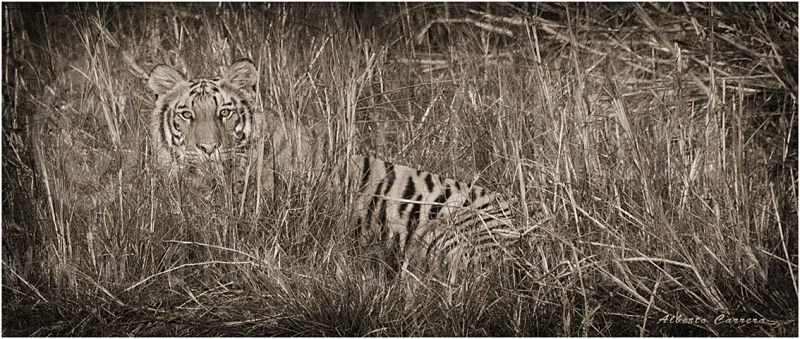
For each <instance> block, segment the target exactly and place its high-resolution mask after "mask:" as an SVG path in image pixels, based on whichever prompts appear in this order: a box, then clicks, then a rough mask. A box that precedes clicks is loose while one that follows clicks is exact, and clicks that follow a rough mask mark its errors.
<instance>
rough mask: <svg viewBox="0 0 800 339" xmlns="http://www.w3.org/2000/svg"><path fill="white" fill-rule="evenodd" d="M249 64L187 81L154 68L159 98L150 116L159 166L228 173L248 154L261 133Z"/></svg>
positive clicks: (255, 74)
mask: <svg viewBox="0 0 800 339" xmlns="http://www.w3.org/2000/svg"><path fill="white" fill-rule="evenodd" d="M257 81H258V71H257V70H256V67H255V65H253V63H252V62H251V61H250V60H241V61H237V62H235V63H233V64H232V65H230V66H227V67H225V69H224V71H223V72H222V74H221V76H220V77H219V78H200V79H191V80H190V79H186V78H185V77H184V76H183V75H182V74H181V73H180V72H178V71H176V70H175V69H173V68H171V67H169V66H166V65H159V66H156V67H155V68H154V69H153V71H152V72H151V73H150V78H149V79H148V82H147V84H148V86H149V87H150V89H151V90H152V91H153V92H155V94H156V103H155V107H154V108H153V113H152V116H151V139H152V141H153V149H154V151H155V153H156V157H157V159H158V161H159V164H160V165H161V166H166V167H167V169H168V170H170V172H171V173H172V171H173V170H175V169H178V168H180V169H188V170H189V173H190V174H192V173H197V172H198V171H197V170H198V169H202V170H210V171H211V172H213V173H224V172H226V169H227V168H230V167H231V166H232V164H233V166H235V162H236V161H239V160H240V158H241V156H242V155H244V154H246V152H247V150H248V149H249V148H250V145H251V144H252V140H253V139H254V137H255V136H254V134H255V133H256V131H257V125H258V123H257V121H258V117H257V116H256V112H255V109H254V107H253V103H254V99H255V95H256V93H255V85H256V82H257Z"/></svg>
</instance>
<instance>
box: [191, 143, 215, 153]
mask: <svg viewBox="0 0 800 339" xmlns="http://www.w3.org/2000/svg"><path fill="white" fill-rule="evenodd" d="M196 146H197V149H199V150H201V151H203V153H205V154H207V155H212V154H214V151H216V150H217V144H206V143H198V144H197V145H196Z"/></svg>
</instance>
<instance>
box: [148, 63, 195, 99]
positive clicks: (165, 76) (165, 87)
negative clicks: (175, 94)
mask: <svg viewBox="0 0 800 339" xmlns="http://www.w3.org/2000/svg"><path fill="white" fill-rule="evenodd" d="M183 81H186V80H185V79H184V78H183V75H181V73H180V72H178V71H176V70H174V69H173V68H172V67H169V66H167V65H158V66H156V67H155V68H153V70H152V71H151V72H150V79H148V80H147V86H148V87H150V90H152V91H153V92H155V93H156V94H158V95H163V94H165V93H167V92H169V91H170V90H172V89H173V88H175V86H177V85H178V84H179V83H181V82H183Z"/></svg>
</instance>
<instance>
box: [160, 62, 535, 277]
mask: <svg viewBox="0 0 800 339" xmlns="http://www.w3.org/2000/svg"><path fill="white" fill-rule="evenodd" d="M220 69H222V70H223V71H222V72H221V73H222V74H221V76H220V77H217V78H197V79H186V78H185V77H184V75H183V74H181V73H180V72H179V71H177V70H175V69H173V68H172V67H170V66H167V65H158V66H156V67H155V68H154V69H153V70H152V72H151V73H150V76H149V79H148V87H149V88H150V90H152V91H153V92H154V93H155V94H156V100H155V105H154V108H153V111H152V115H151V128H150V133H151V140H152V141H153V142H154V145H152V149H153V150H154V152H155V153H156V159H157V161H158V162H159V164H160V166H161V167H162V169H163V170H164V171H165V172H167V173H171V174H175V173H177V172H181V173H184V175H188V176H190V177H198V178H199V179H197V180H198V181H203V180H204V179H203V177H207V176H209V175H219V174H222V175H226V174H227V175H230V176H233V177H239V178H241V177H242V176H246V173H248V172H252V171H248V170H246V169H245V168H247V167H248V166H249V165H252V164H253V163H254V161H255V159H257V158H259V157H261V159H263V160H262V161H260V166H261V167H262V168H264V171H263V172H262V175H261V176H262V180H260V181H261V186H262V187H258V189H262V190H264V191H269V190H272V189H274V186H275V182H274V178H281V177H285V176H289V175H292V173H297V172H300V171H301V170H304V169H308V168H314V167H315V166H320V163H321V160H320V159H321V155H320V154H321V152H322V151H321V150H320V149H319V147H318V146H315V144H319V143H315V142H314V137H315V133H314V129H313V128H311V127H310V126H303V125H294V124H291V123H287V122H285V121H282V119H280V117H279V116H278V115H277V114H275V113H274V112H268V111H267V110H264V109H259V108H258V107H257V106H256V98H257V93H256V84H257V82H258V80H259V72H258V71H257V69H256V66H255V64H254V63H253V62H252V61H250V60H249V59H243V60H239V61H236V62H234V63H232V64H231V65H228V66H226V67H221V68H220ZM258 145H262V147H258ZM345 159H346V160H347V161H343V162H342V163H344V164H345V165H346V169H345V170H344V172H345V175H344V176H343V177H340V176H332V177H334V179H330V178H329V179H327V180H328V181H327V183H326V184H327V185H329V186H330V187H332V188H333V190H347V192H354V193H355V199H354V200H353V206H354V208H353V209H352V211H353V212H352V213H353V219H350V220H354V221H355V225H354V228H353V229H354V230H355V231H354V238H355V239H357V240H358V241H359V244H361V245H363V246H368V245H369V244H374V243H377V244H379V246H380V247H381V248H382V249H383V250H384V253H385V257H384V260H385V262H386V263H388V266H389V267H390V270H391V271H393V272H397V271H401V270H402V271H408V266H409V265H411V266H412V267H417V268H419V269H420V270H421V271H426V272H433V273H434V274H437V275H438V276H441V277H446V278H448V279H450V280H451V281H452V280H453V279H455V275H456V273H455V272H456V271H457V269H458V268H459V267H462V266H464V265H469V264H471V263H478V262H481V261H482V259H481V258H483V259H485V258H492V257H493V255H489V254H487V253H496V252H498V251H499V252H503V251H505V248H507V247H508V246H510V244H512V243H513V242H514V241H517V240H519V239H520V237H521V236H522V233H521V232H520V230H518V229H516V228H515V227H514V223H513V222H512V210H511V201H510V200H509V199H507V198H506V197H505V196H504V195H502V194H500V193H497V192H494V191H491V190H488V189H485V188H483V187H480V186H478V185H474V184H473V183H465V182H461V181H457V180H454V179H450V178H445V177H442V176H440V175H437V174H434V173H430V172H426V171H420V170H418V169H415V168H412V167H409V166H403V165H399V164H394V163H392V162H390V161H385V160H381V159H379V158H377V157H373V156H369V155H357V154H353V155H350V156H346V158H345ZM186 169H189V170H188V171H187V170H186ZM191 169H194V170H191ZM241 181H242V180H238V181H237V184H240V183H241ZM489 260H492V259H489Z"/></svg>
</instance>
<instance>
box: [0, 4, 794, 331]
mask: <svg viewBox="0 0 800 339" xmlns="http://www.w3.org/2000/svg"><path fill="white" fill-rule="evenodd" d="M2 10H3V27H2V30H3V39H2V44H3V86H2V92H3V107H2V109H3V111H2V131H3V137H2V141H3V145H2V192H3V193H2V199H3V206H2V212H3V215H2V238H3V243H2V245H3V247H2V267H3V268H2V285H3V288H2V297H3V305H2V311H3V319H2V320H3V330H2V332H3V333H2V334H3V335H13V336H49V335H56V336H123V335H135V336H152V335H159V336H241V335H247V336H267V335H281V336H291V335H303V336H341V335H348V336H361V335H373V336H465V335H470V336H487V335H493V336H586V335H590V336H611V335H614V336H632V335H645V336H664V335H684V336H693V335H699V336H708V335H729V336H735V335H736V336H738V335H754V336H764V335H779V336H796V335H797V307H798V305H797V297H798V294H797V293H798V292H797V206H798V200H797V185H796V183H797V172H796V171H797V150H798V146H797V124H798V121H797V50H798V46H797V40H798V37H797V32H798V26H797V18H798V14H797V6H796V4H781V3H764V4H757V5H756V4H746V3H741V4H681V3H656V4H635V3H625V4H605V3H592V4H556V3H546V4H525V3H514V4H503V3H489V4H478V3H475V4H444V3H409V4H395V3H381V4H334V3H315V4H235V3H223V4H212V3H205V4H184V3H180V4H179V3H175V4H147V5H141V4H22V3H15V4H4V5H3V9H2ZM243 57H246V58H249V59H251V60H253V62H254V63H255V64H256V66H257V68H258V69H259V72H260V76H261V78H260V81H259V84H258V87H257V88H258V92H259V94H260V96H261V98H260V102H258V103H257V105H258V106H259V107H261V108H262V109H264V110H269V111H271V112H275V113H276V114H278V115H279V116H280V117H281V119H286V120H292V121H298V122H301V123H303V124H307V125H313V126H317V127H319V126H322V127H323V128H325V129H326V130H328V131H329V132H330V133H329V134H330V139H329V140H326V141H325V142H327V143H328V145H329V150H330V152H329V153H330V156H331V158H332V159H333V158H335V154H339V153H337V151H338V150H341V149H343V148H347V147H351V148H353V149H354V150H356V151H358V152H359V153H362V154H371V155H375V156H379V157H381V158H383V159H387V160H391V161H394V162H397V163H401V164H405V165H409V166H412V167H415V168H420V169H424V170H427V171H431V172H435V173H440V174H442V175H446V176H449V177H453V178H457V179H459V180H463V181H467V182H472V181H475V182H477V183H478V184H480V185H482V186H485V187H487V188H490V189H493V190H496V191H499V192H502V193H504V194H506V195H507V196H509V197H511V198H512V199H514V204H513V208H514V212H515V220H514V221H515V222H516V223H519V224H520V225H525V226H526V227H532V228H533V229H534V231H532V232H530V234H528V235H527V237H526V238H525V239H523V240H522V241H521V242H520V243H519V244H518V246H517V248H515V256H516V260H515V261H514V262H513V265H505V264H503V265H498V267H490V268H489V270H488V271H489V272H493V273H491V274H489V273H481V274H475V275H474V276H472V277H469V279H464V280H463V281H461V282H459V283H458V284H456V285H454V286H449V285H447V284H445V283H442V282H439V281H436V280H435V279H426V278H420V280H419V281H417V282H415V283H414V284H408V283H407V282H405V281H402V280H400V279H395V277H393V276H392V275H390V274H386V272H385V268H384V267H382V265H381V262H380V258H377V259H376V258H375V255H374V253H372V252H371V250H370V248H364V247H363V246H361V244H359V242H358V240H357V239H353V238H352V237H351V236H350V234H351V233H350V232H349V231H348V230H350V229H351V227H352V225H351V224H350V223H348V222H347V210H348V208H349V206H348V205H347V203H346V201H345V200H347V199H339V200H336V199H329V198H325V197H324V196H326V195H325V194H320V190H324V189H325V188H324V187H321V186H320V185H319V184H318V183H315V182H297V183H292V184H291V185H289V187H285V188H284V189H282V190H276V191H275V192H266V193H265V194H264V196H260V197H258V198H256V197H253V196H247V197H244V198H240V197H237V196H232V195H231V194H228V193H226V192H211V193H208V192H195V191H191V190H186V189H184V188H183V187H179V186H174V185H170V184H169V183H167V182H164V180H163V178H162V177H161V175H160V173H159V172H158V171H156V170H155V168H154V167H153V164H152V162H151V157H152V155H151V154H150V146H149V145H148V142H149V140H148V135H147V125H148V123H149V114H150V112H151V110H152V105H153V101H154V95H153V94H152V93H150V91H149V89H148V88H147V86H146V79H147V76H148V73H149V71H150V70H151V69H152V68H153V67H154V66H155V65H157V64H168V65H171V66H174V67H175V68H176V69H179V70H181V71H182V72H183V73H184V74H187V75H189V76H190V77H199V76H209V77H213V76H215V75H217V74H218V73H219V68H220V66H224V65H227V64H230V63H231V62H233V61H235V60H237V59H239V58H243ZM204 197H205V198H204ZM512 266H513V267H512ZM492 270H494V271H492ZM411 285H413V286H411ZM720 314H724V315H725V316H726V317H729V318H737V319H757V320H765V321H761V322H759V323H757V324H740V325H732V324H713V319H714V318H715V317H717V316H718V315H720ZM665 316H675V317H673V318H669V317H667V318H665ZM678 316H679V317H678ZM680 317H685V318H686V319H698V318H707V319H709V320H711V321H710V322H709V323H702V322H699V323H698V322H692V323H691V324H687V323H686V322H689V321H685V322H683V323H682V322H679V321H672V322H670V321H660V320H662V319H673V320H674V319H679V318H680Z"/></svg>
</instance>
